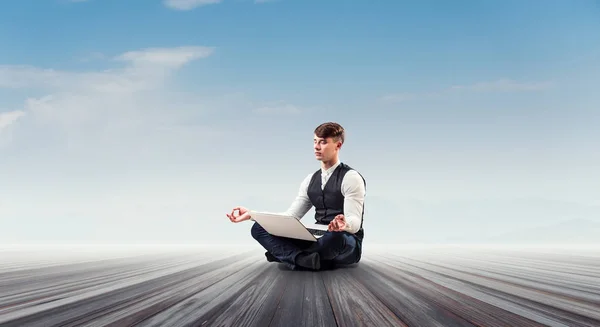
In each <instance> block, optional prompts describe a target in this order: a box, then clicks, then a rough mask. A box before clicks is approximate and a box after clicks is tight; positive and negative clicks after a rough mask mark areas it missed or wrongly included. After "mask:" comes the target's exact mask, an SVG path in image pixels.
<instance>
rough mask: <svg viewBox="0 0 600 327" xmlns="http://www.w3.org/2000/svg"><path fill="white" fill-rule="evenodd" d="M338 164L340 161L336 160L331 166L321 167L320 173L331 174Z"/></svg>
mask: <svg viewBox="0 0 600 327" xmlns="http://www.w3.org/2000/svg"><path fill="white" fill-rule="evenodd" d="M339 165H340V161H339V160H338V161H337V162H336V163H335V164H334V165H333V166H331V167H329V168H327V169H324V168H321V175H329V174H331V173H332V172H333V171H334V170H335V169H336V168H337V166H339Z"/></svg>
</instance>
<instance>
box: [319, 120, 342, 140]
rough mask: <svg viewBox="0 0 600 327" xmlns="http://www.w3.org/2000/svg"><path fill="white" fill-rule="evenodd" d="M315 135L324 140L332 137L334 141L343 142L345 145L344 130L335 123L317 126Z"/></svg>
mask: <svg viewBox="0 0 600 327" xmlns="http://www.w3.org/2000/svg"><path fill="white" fill-rule="evenodd" d="M315 135H316V136H318V137H321V138H324V139H326V138H328V137H331V138H332V139H333V140H334V141H336V142H337V141H342V143H344V139H345V138H346V132H345V131H344V128H343V127H342V126H341V125H340V124H338V123H334V122H327V123H323V124H321V125H319V126H317V128H315Z"/></svg>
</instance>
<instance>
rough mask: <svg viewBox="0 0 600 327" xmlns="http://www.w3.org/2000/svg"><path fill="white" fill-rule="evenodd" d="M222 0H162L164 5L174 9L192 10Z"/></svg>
mask: <svg viewBox="0 0 600 327" xmlns="http://www.w3.org/2000/svg"><path fill="white" fill-rule="evenodd" d="M221 1H222V0H164V2H163V3H164V5H165V6H167V7H168V8H171V9H175V10H192V9H195V8H198V7H201V6H206V5H212V4H217V3H220V2H221Z"/></svg>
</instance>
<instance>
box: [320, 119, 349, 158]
mask: <svg viewBox="0 0 600 327" xmlns="http://www.w3.org/2000/svg"><path fill="white" fill-rule="evenodd" d="M345 136H346V133H345V131H344V128H343V127H342V126H341V125H340V124H338V123H334V122H327V123H323V124H321V125H319V126H317V128H315V132H314V149H315V156H316V158H317V160H320V161H323V162H331V161H336V160H337V158H338V153H339V151H340V149H341V147H342V144H343V143H344V138H345Z"/></svg>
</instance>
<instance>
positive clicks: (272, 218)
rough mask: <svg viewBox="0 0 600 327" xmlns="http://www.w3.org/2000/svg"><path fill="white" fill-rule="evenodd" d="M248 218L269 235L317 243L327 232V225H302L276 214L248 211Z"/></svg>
mask: <svg viewBox="0 0 600 327" xmlns="http://www.w3.org/2000/svg"><path fill="white" fill-rule="evenodd" d="M250 216H251V217H252V219H254V220H255V221H256V222H257V223H258V224H259V225H260V226H262V228H264V229H265V230H266V231H267V232H268V233H269V234H271V235H276V236H281V237H289V238H294V239H299V240H306V241H312V242H317V241H318V239H319V238H320V237H321V236H323V235H325V233H326V232H327V227H328V226H327V225H322V224H314V223H313V224H303V223H302V222H301V221H300V220H298V219H296V218H294V217H292V216H286V215H282V214H277V213H270V212H259V211H250Z"/></svg>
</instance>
